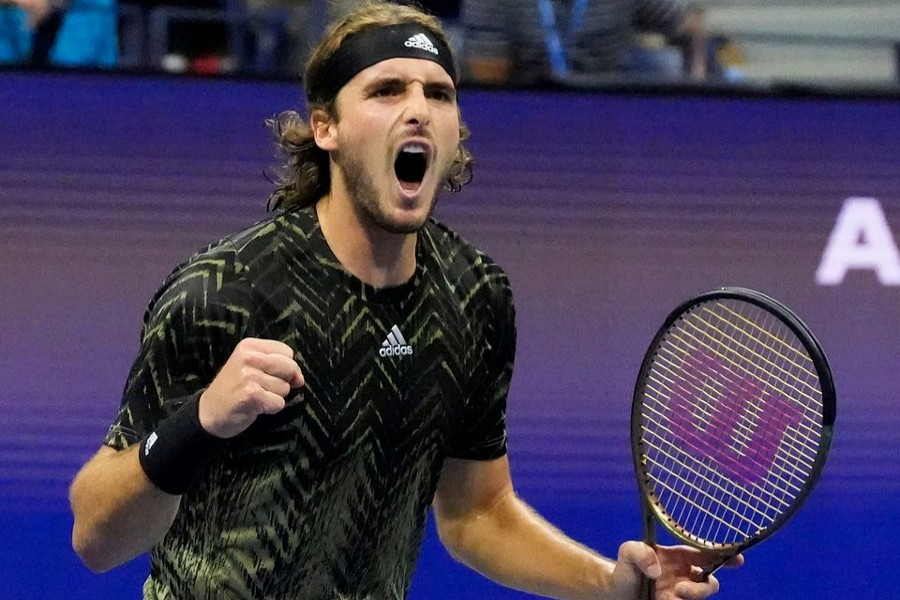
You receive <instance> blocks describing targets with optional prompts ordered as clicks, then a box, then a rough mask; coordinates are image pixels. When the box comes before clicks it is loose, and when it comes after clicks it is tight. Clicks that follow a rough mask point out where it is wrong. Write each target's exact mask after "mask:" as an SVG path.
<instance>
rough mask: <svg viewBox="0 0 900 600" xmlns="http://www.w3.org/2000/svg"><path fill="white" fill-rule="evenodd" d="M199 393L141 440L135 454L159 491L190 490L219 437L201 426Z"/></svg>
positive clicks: (176, 493)
mask: <svg viewBox="0 0 900 600" xmlns="http://www.w3.org/2000/svg"><path fill="white" fill-rule="evenodd" d="M200 393H201V392H198V393H196V394H194V395H193V396H191V397H190V398H189V399H188V400H187V401H186V402H185V403H184V404H183V405H182V406H181V407H180V408H179V409H178V410H176V411H175V413H174V414H172V415H171V416H170V417H168V418H166V419H163V420H162V421H160V422H159V425H158V426H157V427H156V431H154V432H153V433H151V434H150V435H148V436H147V437H145V438H144V439H143V440H141V446H140V448H139V450H138V457H139V460H140V462H141V467H142V468H143V469H144V473H146V474H147V478H148V479H149V480H150V481H152V482H153V484H154V485H155V486H156V487H158V488H159V489H161V490H162V491H164V492H166V493H169V494H174V495H176V496H177V495H181V494H183V493H185V492H186V491H188V489H190V487H191V485H192V484H193V483H194V480H195V479H196V478H197V475H198V474H199V473H200V470H201V469H202V468H203V467H204V466H205V465H206V463H207V462H208V461H209V459H210V457H211V456H212V454H213V452H214V451H215V450H216V449H217V448H218V447H220V446H221V443H222V439H221V438H217V437H216V436H214V435H212V434H210V433H207V432H206V430H204V429H203V427H202V426H201V425H200Z"/></svg>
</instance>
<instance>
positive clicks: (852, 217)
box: [816, 198, 900, 285]
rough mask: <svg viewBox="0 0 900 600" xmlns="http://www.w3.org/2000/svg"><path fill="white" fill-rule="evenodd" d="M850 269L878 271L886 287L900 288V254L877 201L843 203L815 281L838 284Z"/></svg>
mask: <svg viewBox="0 0 900 600" xmlns="http://www.w3.org/2000/svg"><path fill="white" fill-rule="evenodd" d="M850 269H861V270H868V271H875V275H876V276H877V277H878V281H880V282H881V283H882V284H883V285H900V252H898V250H897V244H896V243H895V242H894V236H893V235H892V234H891V228H890V227H889V226H888V223H887V219H885V217H884V211H882V210H881V204H879V203H878V200H876V199H875V198H847V199H846V200H845V201H844V206H843V207H842V208H841V212H840V214H839V215H838V218H837V222H836V223H835V225H834V229H833V230H832V231H831V237H830V238H829V239H828V246H826V248H825V252H824V253H822V262H821V263H819V269H818V270H817V271H816V282H817V283H819V285H838V284H840V283H841V282H842V281H843V280H844V276H845V275H846V274H847V271H849V270H850Z"/></svg>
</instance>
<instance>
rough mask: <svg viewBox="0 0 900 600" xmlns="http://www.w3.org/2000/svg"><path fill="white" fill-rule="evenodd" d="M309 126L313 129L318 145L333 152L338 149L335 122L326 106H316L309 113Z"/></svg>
mask: <svg viewBox="0 0 900 600" xmlns="http://www.w3.org/2000/svg"><path fill="white" fill-rule="evenodd" d="M309 127H310V129H311V130H312V134H313V139H314V140H315V142H316V146H318V147H319V148H321V149H322V150H325V151H326V152H331V151H333V150H337V133H336V131H335V122H334V119H332V118H331V115H329V114H328V111H326V110H325V109H324V108H315V109H313V110H312V112H311V113H310V115H309Z"/></svg>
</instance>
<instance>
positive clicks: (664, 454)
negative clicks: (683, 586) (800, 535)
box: [631, 287, 836, 554]
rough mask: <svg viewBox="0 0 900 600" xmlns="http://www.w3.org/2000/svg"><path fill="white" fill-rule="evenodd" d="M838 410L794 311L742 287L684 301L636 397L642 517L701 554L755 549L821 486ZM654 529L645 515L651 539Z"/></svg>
mask: <svg viewBox="0 0 900 600" xmlns="http://www.w3.org/2000/svg"><path fill="white" fill-rule="evenodd" d="M835 412H836V396H835V389H834V382H833V378H832V375H831V369H830V367H829V364H828V360H827V358H826V356H825V353H824V351H823V350H822V347H821V346H820V344H819V342H818V341H817V340H816V339H815V337H814V336H813V334H812V333H811V332H810V330H809V328H808V327H807V326H806V325H805V324H804V323H803V322H802V321H801V320H800V319H799V317H797V316H796V315H795V314H794V313H793V312H792V311H791V310H790V309H788V308H787V307H786V306H785V305H783V304H782V303H780V302H778V301H777V300H775V299H773V298H770V297H769V296H767V295H765V294H762V293H761V292H758V291H755V290H750V289H746V288H733V287H732V288H720V289H717V290H712V291H709V292H706V293H704V294H700V295H699V296H697V297H695V298H692V299H691V300H688V301H686V302H684V303H683V304H681V305H680V306H678V307H677V308H676V309H675V310H673V311H672V312H671V313H670V314H669V316H668V317H667V318H666V320H665V321H664V323H663V325H662V327H660V329H659V331H658V332H657V334H656V336H655V337H654V339H653V342H652V343H651V344H650V347H649V348H648V350H647V353H646V354H645V356H644V359H643V362H642V364H641V369H640V372H639V375H638V379H637V383H636V385H635V390H634V398H633V402H632V413H631V440H632V456H633V459H634V468H635V474H636V475H637V480H638V486H639V489H640V493H641V496H642V502H643V503H645V509H644V510H645V511H649V513H650V514H652V516H653V517H654V518H655V519H656V521H657V522H658V523H660V524H661V525H662V526H663V527H664V528H665V529H666V530H667V531H668V532H669V533H671V534H672V535H673V536H674V537H676V538H677V539H679V540H681V541H683V542H685V543H687V544H689V545H691V546H694V547H697V548H700V549H702V550H707V551H713V552H720V553H722V554H736V553H737V552H740V551H743V550H745V549H746V548H748V547H750V546H752V545H754V544H756V543H758V542H759V541H761V540H763V539H765V538H766V537H768V536H769V535H771V534H772V533H774V532H775V531H776V530H777V529H778V528H779V527H781V526H782V525H783V524H784V523H785V522H786V521H787V520H788V519H789V518H790V517H791V515H793V514H794V513H795V512H796V510H797V509H798V508H799V507H800V506H801V505H802V503H803V501H804V500H805V499H806V498H807V496H808V495H809V493H810V492H811V491H812V489H813V488H814V487H815V484H816V482H817V481H818V478H819V476H820V475H821V472H822V468H823V467H824V464H825V459H826V458H827V455H828V450H829V447H830V444H831V438H832V430H833V425H834V420H835ZM647 527H648V524H647V518H646V517H645V536H646V535H647V532H646V529H647Z"/></svg>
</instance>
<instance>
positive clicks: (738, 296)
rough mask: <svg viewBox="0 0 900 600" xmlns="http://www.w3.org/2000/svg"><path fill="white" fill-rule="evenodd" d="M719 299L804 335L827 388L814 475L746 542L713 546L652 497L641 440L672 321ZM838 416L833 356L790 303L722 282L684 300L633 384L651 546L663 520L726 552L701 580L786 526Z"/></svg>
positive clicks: (645, 593)
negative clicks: (653, 374)
mask: <svg viewBox="0 0 900 600" xmlns="http://www.w3.org/2000/svg"><path fill="white" fill-rule="evenodd" d="M717 300H737V301H743V302H749V303H751V304H754V305H756V306H758V307H760V308H762V309H763V310H765V311H767V312H769V313H771V314H772V315H774V316H775V317H776V318H778V319H779V320H780V321H781V322H782V323H783V324H784V325H786V326H787V327H788V328H789V329H790V330H791V331H792V332H793V333H794V334H795V335H796V336H797V338H798V339H799V340H800V342H801V344H802V345H803V347H804V349H805V350H806V352H807V353H808V354H809V356H810V358H811V360H812V363H813V366H814V368H815V370H816V374H817V376H818V378H819V387H820V390H821V393H822V405H823V406H822V431H821V439H820V442H819V447H818V449H817V452H816V457H815V462H814V465H813V468H812V470H811V471H810V474H809V476H808V477H807V480H806V481H805V483H804V485H803V486H802V488H801V489H800V492H799V493H798V494H797V497H796V499H795V500H794V502H793V503H792V504H791V506H790V507H788V508H787V510H786V511H785V512H784V513H782V514H780V515H779V516H777V517H776V518H775V520H774V521H773V522H772V523H771V524H770V525H769V526H768V527H766V528H764V529H763V530H762V531H760V532H759V533H757V534H756V535H754V536H753V537H750V538H748V539H747V540H745V541H742V542H740V543H733V544H718V545H716V546H709V545H704V544H700V543H698V542H697V541H696V540H694V539H691V538H689V537H687V536H685V535H684V534H682V533H681V531H680V530H679V528H678V527H677V526H675V524H674V521H673V519H671V517H669V516H668V515H667V514H666V513H665V512H664V511H663V510H662V507H661V506H660V504H659V503H658V502H656V501H654V500H653V497H654V495H653V493H652V491H651V489H652V488H651V485H650V482H649V478H648V475H647V470H646V468H645V466H646V459H645V453H644V451H643V443H642V437H643V436H642V416H643V413H642V410H641V408H642V405H643V399H644V390H645V388H646V384H647V377H648V373H649V371H650V368H651V366H652V365H653V363H654V360H655V357H656V354H657V350H658V349H659V346H660V343H661V342H662V340H663V339H664V338H665V337H666V335H667V334H668V332H669V331H670V329H671V327H672V325H673V324H674V323H675V322H676V321H678V320H679V319H681V318H683V316H684V315H686V314H689V313H690V312H691V311H692V310H694V309H695V308H697V307H699V306H701V305H703V304H707V303H709V302H715V301H717ZM835 416H836V394H835V388H834V379H833V377H832V374H831V367H830V366H829V363H828V359H827V357H826V356H825V352H824V350H823V349H822V346H821V345H820V344H819V342H818V340H817V339H816V338H815V336H814V335H813V334H812V332H811V331H810V329H809V328H808V327H807V326H806V324H805V323H804V322H803V321H801V320H800V318H799V317H798V316H797V315H796V314H795V313H794V312H793V311H792V310H791V309H789V308H788V307H787V306H785V305H784V304H782V303H781V302H779V301H777V300H775V299H774V298H772V297H770V296H768V295H766V294H763V293H762V292H759V291H756V290H752V289H749V288H741V287H722V288H718V289H715V290H710V291H708V292H704V293H702V294H699V295H697V296H695V297H694V298H691V299H690V300H687V301H685V302H683V303H681V304H680V305H679V306H678V307H677V308H675V309H674V310H673V311H672V312H671V313H669V315H668V316H667V317H666V319H665V321H664V322H663V324H662V326H661V327H660V328H659V330H658V331H657V333H656V335H655V336H654V338H653V341H652V342H651V344H650V346H649V348H648V349H647V352H646V353H645V355H644V358H643V361H642V362H641V368H640V371H639V373H638V378H637V382H636V384H635V388H634V396H633V398H632V406H631V452H632V459H633V461H634V472H635V475H636V477H637V483H638V492H639V494H640V497H641V517H642V521H643V529H644V542H645V543H647V544H648V545H650V546H653V547H655V545H656V524H657V523H658V524H660V525H662V527H663V528H664V529H665V530H666V531H668V532H669V533H670V534H672V535H673V536H674V537H675V538H677V539H679V540H681V541H683V542H684V543H686V544H688V545H689V546H692V547H694V548H698V549H700V550H703V551H706V552H713V553H717V554H720V555H721V557H720V558H719V559H717V560H716V561H715V562H714V563H713V564H712V565H710V566H708V567H706V568H705V569H703V572H702V573H700V575H698V577H697V579H698V580H705V579H706V578H707V577H708V576H709V575H710V574H712V573H714V572H715V571H716V570H718V569H719V568H720V567H721V566H723V565H724V564H725V563H727V562H728V561H729V560H730V559H731V558H733V557H734V556H736V555H738V554H740V553H741V552H743V551H745V550H747V549H748V548H750V547H751V546H754V545H756V544H758V543H759V542H761V541H763V540H764V539H766V538H768V537H769V536H771V535H772V534H773V533H774V532H775V531H776V530H778V529H779V528H780V527H781V526H782V525H784V523H785V522H787V520H788V519H789V518H790V517H791V516H792V515H793V514H794V513H795V512H796V511H797V510H798V509H799V508H800V506H801V505H802V504H803V503H804V502H805V500H806V498H807V497H808V496H809V494H810V492H811V491H812V489H813V488H814V487H815V485H816V483H817V482H818V480H819V476H820V475H821V473H822V469H823V468H824V466H825V459H826V458H827V455H828V451H829V449H830V447H831V441H832V438H833V426H834V420H835ZM653 588H654V586H653V581H652V580H650V579H648V578H644V586H643V589H642V597H644V598H652V597H653Z"/></svg>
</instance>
